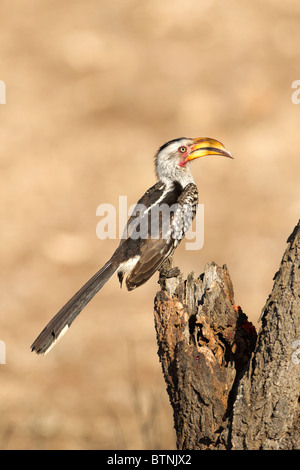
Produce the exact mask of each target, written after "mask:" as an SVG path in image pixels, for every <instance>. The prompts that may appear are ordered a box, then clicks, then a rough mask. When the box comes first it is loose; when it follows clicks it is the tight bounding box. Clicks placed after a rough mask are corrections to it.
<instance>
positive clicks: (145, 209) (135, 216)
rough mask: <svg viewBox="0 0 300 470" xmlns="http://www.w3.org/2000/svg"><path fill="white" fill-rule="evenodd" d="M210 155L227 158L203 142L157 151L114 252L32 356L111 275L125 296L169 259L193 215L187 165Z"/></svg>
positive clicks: (216, 145) (44, 349)
mask: <svg viewBox="0 0 300 470" xmlns="http://www.w3.org/2000/svg"><path fill="white" fill-rule="evenodd" d="M210 155H219V156H223V157H228V158H233V156H232V155H231V153H230V152H229V151H228V150H227V149H226V148H225V147H224V145H223V144H222V143H221V142H219V141H218V140H215V139H212V138H209V137H197V138H186V137H181V138H178V139H173V140H170V141H168V142H167V143H165V144H164V145H162V146H161V147H160V148H159V150H158V151H157V153H156V155H155V173H156V179H157V182H156V183H155V184H154V185H153V186H152V187H151V188H149V189H148V190H147V191H146V192H145V194H144V195H143V196H142V197H141V198H140V199H139V200H138V203H137V204H136V206H135V209H134V210H133V212H132V215H131V216H130V217H129V219H128V222H127V225H126V227H125V231H124V235H123V237H122V238H121V241H120V243H119V245H118V247H117V248H116V250H115V251H114V253H113V254H112V256H111V257H110V259H109V260H108V261H107V262H106V263H105V264H104V266H102V268H101V269H99V271H98V272H97V273H96V274H95V275H94V276H92V277H91V279H90V280H88V281H87V282H86V283H85V284H84V285H83V286H82V287H81V288H80V289H79V290H78V292H76V293H75V295H74V296H73V297H72V298H71V299H70V300H69V301H68V302H67V303H66V304H65V305H64V306H63V307H62V308H61V309H60V310H59V312H58V313H57V314H56V315H55V316H54V317H53V318H52V319H51V320H50V321H49V323H48V324H47V325H46V326H45V328H44V329H43V330H42V332H41V333H40V334H39V335H38V337H37V338H36V339H35V341H34V342H33V344H32V345H31V350H32V351H34V352H35V353H37V354H47V353H48V352H49V351H50V350H51V349H52V348H53V347H54V346H55V344H56V343H57V341H58V340H59V339H60V338H61V337H62V336H63V335H64V334H65V333H66V331H67V330H68V329H69V328H70V326H71V324H72V323H73V321H74V320H75V318H76V317H77V316H78V315H79V314H80V312H81V311H82V310H83V308H84V307H85V306H86V305H87V304H88V302H90V300H91V299H92V298H93V297H94V296H95V294H96V293H97V292H98V291H99V290H100V289H101V288H102V287H103V286H104V285H105V284H106V282H107V281H108V280H109V279H110V278H111V277H112V276H113V275H114V274H115V273H116V274H117V275H118V278H119V281H120V285H121V287H122V283H123V281H124V279H125V284H126V287H127V290H128V291H132V290H133V289H135V288H137V287H139V286H141V285H142V284H144V283H145V282H146V281H148V279H150V278H151V276H153V274H154V273H155V272H156V271H158V270H159V269H160V268H161V267H162V265H163V263H164V262H165V261H166V260H167V259H168V258H169V257H170V256H171V255H173V252H174V250H175V249H176V248H177V246H178V245H179V243H180V242H181V240H182V239H183V238H184V235H185V233H186V231H187V230H188V228H189V227H190V225H191V223H192V221H193V218H194V217H195V214H196V210H197V204H198V190H197V186H196V183H195V181H194V178H193V176H192V173H191V169H190V162H191V161H193V160H195V159H197V158H200V157H205V156H210ZM163 209H164V210H163ZM166 214H167V216H166Z"/></svg>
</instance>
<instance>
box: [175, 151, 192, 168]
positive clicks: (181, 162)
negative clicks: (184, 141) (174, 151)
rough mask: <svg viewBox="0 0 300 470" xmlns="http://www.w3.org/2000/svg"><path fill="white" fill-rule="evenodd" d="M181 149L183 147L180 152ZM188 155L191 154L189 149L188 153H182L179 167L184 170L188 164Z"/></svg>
mask: <svg viewBox="0 0 300 470" xmlns="http://www.w3.org/2000/svg"><path fill="white" fill-rule="evenodd" d="M180 148H181V147H179V149H178V151H179V152H180ZM188 154H189V148H188V147H187V149H186V152H184V153H180V161H179V166H181V167H182V168H184V167H185V165H186V164H187V161H186V158H187V156H188Z"/></svg>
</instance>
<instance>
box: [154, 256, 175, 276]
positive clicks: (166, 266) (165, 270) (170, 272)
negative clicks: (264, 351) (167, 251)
mask: <svg viewBox="0 0 300 470" xmlns="http://www.w3.org/2000/svg"><path fill="white" fill-rule="evenodd" d="M159 274H160V277H164V278H167V279H169V278H171V277H177V276H178V275H179V274H180V269H179V268H177V267H175V268H174V267H173V258H172V256H170V257H169V258H168V259H167V260H166V261H164V262H163V264H162V265H161V267H160V268H159Z"/></svg>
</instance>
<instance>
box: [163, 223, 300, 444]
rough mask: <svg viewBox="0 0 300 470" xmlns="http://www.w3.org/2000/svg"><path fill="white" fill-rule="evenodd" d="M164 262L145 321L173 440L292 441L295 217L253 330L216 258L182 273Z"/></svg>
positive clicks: (299, 304) (295, 432)
mask: <svg viewBox="0 0 300 470" xmlns="http://www.w3.org/2000/svg"><path fill="white" fill-rule="evenodd" d="M171 263H172V262H171V261H168V262H167V263H165V265H164V266H163V269H161V272H160V279H159V282H160V285H161V290H160V292H158V293H157V295H156V297H155V327H156V333H157V341H158V355H159V358H160V361H161V364H162V369H163V374H164V377H165V380H166V383H167V391H168V394H169V398H170V402H171V405H172V407H173V413H174V425H175V430H176V436H177V448H178V449H185V450H186V449H295V448H300V440H299V388H300V364H299V363H300V354H299V358H298V356H297V349H298V352H300V349H299V348H300V321H299V313H300V298H299V294H300V288H299V287H300V273H299V266H300V223H299V224H298V225H297V227H296V228H295V230H294V232H293V233H292V235H291V236H290V237H289V239H288V247H287V249H286V252H285V254H284V256H283V259H282V262H281V265H280V269H279V271H278V273H276V275H275V282H274V287H273V290H272V293H271V295H270V296H269V299H268V300H267V303H266V306H265V308H264V310H263V319H262V326H261V329H260V332H259V335H258V338H257V335H256V331H255V328H254V327H253V325H252V323H250V322H248V320H247V317H246V315H245V314H244V313H243V312H242V310H241V308H240V307H236V306H235V304H234V297H233V287H232V283H231V280H230V277H229V273H228V270H227V267H226V266H223V267H219V266H217V265H216V264H215V263H210V264H208V265H207V266H206V267H205V271H204V273H203V274H201V275H200V276H199V277H197V278H196V277H195V276H194V274H190V275H189V276H188V277H187V279H186V280H183V278H182V275H181V274H180V272H179V270H178V268H172V264H171ZM256 340H257V341H256Z"/></svg>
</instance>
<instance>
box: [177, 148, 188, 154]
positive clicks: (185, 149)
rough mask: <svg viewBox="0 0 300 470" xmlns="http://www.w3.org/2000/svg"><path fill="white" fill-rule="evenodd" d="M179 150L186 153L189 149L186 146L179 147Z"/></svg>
mask: <svg viewBox="0 0 300 470" xmlns="http://www.w3.org/2000/svg"><path fill="white" fill-rule="evenodd" d="M179 151H180V152H181V153H185V152H186V151H187V148H186V147H179Z"/></svg>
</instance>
